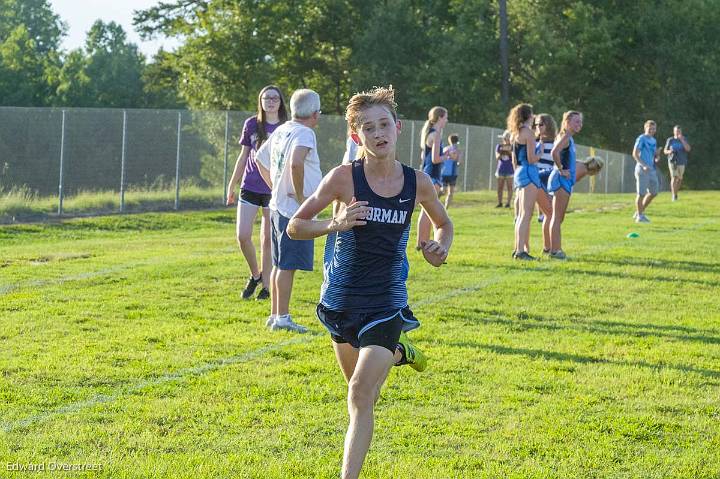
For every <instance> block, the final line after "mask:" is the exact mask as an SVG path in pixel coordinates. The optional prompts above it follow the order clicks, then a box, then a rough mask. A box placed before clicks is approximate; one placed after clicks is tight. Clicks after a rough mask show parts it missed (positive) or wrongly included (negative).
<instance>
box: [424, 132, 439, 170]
mask: <svg viewBox="0 0 720 479" xmlns="http://www.w3.org/2000/svg"><path fill="white" fill-rule="evenodd" d="M434 131H435V128H430V129H429V130H428V134H427V136H426V137H425V142H426V143H425V150H424V151H425V157H424V159H423V168H422V170H423V171H424V172H425V173H427V174H428V176H430V178H435V179H436V180H439V179H440V176H441V175H440V172H441V170H442V162H440V163H437V164H435V163H433V162H432V147H430V146H427V137H428V136H430V133H433V132H434ZM440 151H441V152H442V151H443V144H442V141H440Z"/></svg>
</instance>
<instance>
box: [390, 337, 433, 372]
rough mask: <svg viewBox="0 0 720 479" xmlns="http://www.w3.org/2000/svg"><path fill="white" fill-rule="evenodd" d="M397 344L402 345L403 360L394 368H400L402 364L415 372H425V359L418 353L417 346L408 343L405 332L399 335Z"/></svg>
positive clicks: (420, 352)
mask: <svg viewBox="0 0 720 479" xmlns="http://www.w3.org/2000/svg"><path fill="white" fill-rule="evenodd" d="M398 342H399V343H400V344H401V345H402V347H403V349H404V350H405V354H404V356H405V357H404V358H403V359H402V360H401V361H400V362H399V363H397V364H396V366H402V365H403V364H409V365H410V367H411V368H413V369H414V370H415V371H417V372H423V371H425V368H426V367H427V358H426V357H425V355H424V354H423V353H422V351H420V350H419V349H418V348H417V346H415V345H414V344H413V343H411V342H410V339H409V338H408V337H407V335H406V334H405V331H403V332H402V333H400V339H398Z"/></svg>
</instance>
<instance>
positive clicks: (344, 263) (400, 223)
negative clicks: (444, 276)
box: [287, 88, 453, 479]
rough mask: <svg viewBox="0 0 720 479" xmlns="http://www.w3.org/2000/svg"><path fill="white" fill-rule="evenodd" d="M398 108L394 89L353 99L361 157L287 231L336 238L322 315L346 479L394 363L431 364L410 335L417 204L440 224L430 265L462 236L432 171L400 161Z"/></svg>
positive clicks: (359, 457)
mask: <svg viewBox="0 0 720 479" xmlns="http://www.w3.org/2000/svg"><path fill="white" fill-rule="evenodd" d="M395 108H396V105H395V100H394V92H393V90H390V89H387V88H376V89H374V90H372V91H370V92H367V93H358V94H356V95H355V96H353V97H352V98H351V99H350V102H349V104H348V107H347V110H346V115H345V116H346V119H347V121H348V125H349V127H350V129H351V130H352V135H353V138H354V139H355V140H356V141H357V143H358V144H359V145H360V146H361V155H360V156H361V158H360V159H358V160H356V161H355V162H354V163H352V164H351V165H341V166H338V167H336V168H334V169H333V170H332V171H330V173H329V174H328V175H327V176H326V177H325V178H324V179H323V181H322V183H321V184H320V187H319V188H318V190H317V191H316V192H315V193H314V194H313V195H312V196H310V197H309V198H308V199H307V200H306V201H305V203H303V205H302V206H301V207H300V209H299V210H298V211H297V212H296V213H295V215H294V216H293V218H292V219H291V220H290V224H289V225H288V230H287V231H288V234H289V235H290V236H291V237H292V238H295V239H311V238H316V237H318V236H322V235H325V234H328V233H330V232H337V236H336V240H335V241H336V244H335V248H334V250H333V253H332V254H333V258H332V260H331V261H328V262H327V264H326V267H325V282H324V283H323V286H322V290H321V297H320V304H319V305H318V307H317V314H318V318H319V319H320V321H321V322H322V323H323V325H324V326H325V327H326V328H327V329H328V331H329V332H330V336H331V338H332V340H333V347H334V349H335V356H336V358H337V360H338V364H339V365H340V369H341V370H342V372H343V375H344V376H345V379H346V380H347V382H348V411H349V414H350V424H349V426H348V430H347V434H346V436H345V451H344V456H343V466H342V477H343V478H344V479H350V478H357V477H358V476H359V474H360V469H361V468H362V464H363V461H364V460H365V455H366V454H367V451H368V449H369V447H370V440H371V438H372V434H373V425H374V414H373V408H374V405H375V402H376V401H377V399H378V397H379V393H380V388H381V387H382V385H383V383H384V382H385V379H386V377H387V375H388V373H389V371H390V367H391V366H392V365H393V364H395V365H399V364H405V363H409V364H410V366H411V367H413V368H414V369H416V370H418V371H422V370H423V369H424V368H425V358H424V357H423V356H422V354H421V353H420V352H419V351H418V350H417V349H416V348H415V347H414V346H413V345H412V344H411V343H410V342H409V341H408V339H407V336H406V335H405V333H404V331H409V330H412V329H415V328H417V327H419V325H420V324H419V322H418V321H417V319H415V317H414V316H413V314H412V311H410V309H409V308H408V304H407V302H408V295H407V287H406V284H405V281H406V280H407V277H408V269H409V267H408V260H407V254H406V249H407V242H408V236H409V233H410V220H411V216H412V213H413V210H414V208H415V204H416V203H420V204H421V205H422V207H423V209H424V210H425V212H426V214H427V215H428V216H429V218H430V220H431V221H432V223H433V225H434V226H435V239H434V240H428V241H424V242H423V243H422V252H423V255H424V257H425V259H426V260H427V261H428V262H429V263H430V264H432V265H433V266H440V265H442V264H443V262H444V261H445V259H446V258H447V255H448V251H449V249H450V245H451V243H452V238H453V225H452V222H451V221H450V218H448V216H447V213H446V212H445V208H443V205H442V203H440V201H439V200H438V198H437V194H436V193H435V188H434V186H433V184H432V181H431V180H430V178H429V177H428V175H426V174H424V173H422V172H420V171H415V170H413V169H412V168H410V167H408V166H405V165H403V164H401V163H400V162H399V161H397V159H396V143H397V135H398V133H399V132H400V122H399V121H398V120H397V113H396V111H395ZM333 201H337V202H339V203H340V208H339V212H338V215H337V216H336V217H334V218H332V219H328V220H314V219H313V218H314V217H315V215H317V214H318V213H320V212H321V211H322V210H323V209H325V207H327V206H328V205H329V204H330V203H332V202H333Z"/></svg>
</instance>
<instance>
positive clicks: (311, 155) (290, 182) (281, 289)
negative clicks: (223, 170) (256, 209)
mask: <svg viewBox="0 0 720 479" xmlns="http://www.w3.org/2000/svg"><path fill="white" fill-rule="evenodd" d="M290 111H291V114H292V120H291V121H288V122H287V123H284V124H283V125H281V126H279V127H278V128H277V129H276V130H275V131H274V132H273V134H272V135H271V136H270V138H269V139H268V141H266V142H265V143H264V144H263V146H262V147H261V148H260V149H259V150H258V152H257V155H256V160H257V163H258V166H259V169H260V173H261V175H262V176H263V178H264V179H265V181H266V182H267V183H268V185H270V186H271V187H272V193H271V194H272V197H271V199H270V219H271V232H270V233H271V238H272V243H271V249H272V260H273V269H272V273H271V275H270V284H271V303H272V306H271V311H270V317H269V318H268V320H267V323H266V324H267V326H268V327H270V328H271V329H272V330H278V329H286V330H289V331H295V332H299V333H304V332H306V331H307V328H305V327H304V326H301V325H299V324H297V323H295V322H294V321H293V320H292V318H291V316H290V296H291V294H292V287H293V280H294V277H295V271H296V270H302V271H312V270H313V253H314V246H315V245H314V241H313V240H293V239H290V237H289V236H288V235H287V233H286V231H285V230H286V228H287V225H288V222H289V220H290V218H291V217H292V216H293V215H294V214H295V212H296V211H297V210H298V208H299V207H300V205H301V204H302V203H303V201H305V198H307V197H308V196H310V195H312V194H313V193H314V192H315V190H316V189H317V187H318V185H319V184H320V181H321V180H322V172H321V171H320V158H319V157H318V152H317V139H316V137H315V132H314V131H313V128H315V127H316V126H317V124H318V121H319V119H320V114H321V111H320V96H319V95H318V94H317V93H316V92H314V91H312V90H307V89H302V90H296V91H295V92H294V93H293V95H292V97H291V98H290Z"/></svg>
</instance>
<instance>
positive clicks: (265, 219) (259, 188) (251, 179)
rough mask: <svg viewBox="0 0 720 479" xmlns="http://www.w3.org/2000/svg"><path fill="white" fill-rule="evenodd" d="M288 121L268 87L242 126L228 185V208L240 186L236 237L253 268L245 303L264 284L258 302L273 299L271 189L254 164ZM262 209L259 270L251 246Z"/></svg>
mask: <svg viewBox="0 0 720 479" xmlns="http://www.w3.org/2000/svg"><path fill="white" fill-rule="evenodd" d="M286 121H287V111H286V109H285V100H284V98H283V95H282V92H281V91H280V89H279V88H278V87H276V86H274V85H268V86H266V87H265V88H263V89H262V90H260V94H259V95H258V104H257V115H255V116H252V117H250V118H248V119H247V120H246V121H245V125H244V126H243V131H242V138H240V145H242V150H240V156H238V159H237V161H236V162H235V169H234V170H233V174H232V177H231V178H230V184H228V196H227V205H228V206H230V205H232V204H234V203H235V199H236V198H235V187H236V186H237V184H238V182H239V181H240V179H241V178H242V182H241V183H240V199H239V201H238V202H237V220H236V226H235V237H236V238H237V242H238V245H239V246H240V251H241V252H242V254H243V256H244V257H245V261H246V262H247V264H248V267H249V268H250V279H248V282H247V284H246V285H245V289H244V290H243V292H242V298H243V299H249V298H250V297H252V295H253V294H254V293H255V289H256V288H257V287H258V285H259V284H260V283H262V289H260V292H259V293H258V295H257V299H268V298H269V297H270V292H269V286H270V270H271V269H272V261H271V258H270V208H269V205H270V188H269V187H268V185H267V184H266V183H265V181H264V180H263V178H262V176H260V172H259V171H258V168H257V163H256V162H255V153H256V152H257V150H258V148H260V147H261V146H262V144H263V143H265V141H266V140H267V138H268V136H270V134H271V133H272V132H273V131H275V129H276V128H277V127H278V126H280V125H282V124H283V123H285V122H286ZM259 209H262V221H261V223H260V261H261V264H262V269H260V268H259V267H258V262H257V256H256V254H255V245H254V244H253V242H252V232H253V224H254V223H255V218H256V217H257V212H258V210H259Z"/></svg>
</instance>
